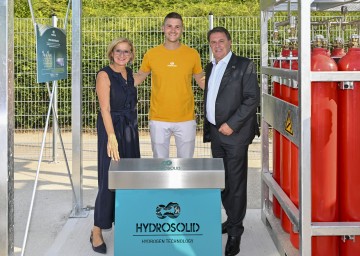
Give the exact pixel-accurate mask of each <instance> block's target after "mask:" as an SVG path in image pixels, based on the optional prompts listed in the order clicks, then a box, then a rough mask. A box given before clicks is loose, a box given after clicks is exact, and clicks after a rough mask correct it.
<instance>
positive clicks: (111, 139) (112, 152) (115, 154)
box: [107, 133, 120, 161]
mask: <svg viewBox="0 0 360 256" xmlns="http://www.w3.org/2000/svg"><path fill="white" fill-rule="evenodd" d="M107 154H108V156H109V157H111V159H112V160H115V161H119V160H120V155H119V149H118V142H117V140H116V136H115V134H114V133H111V134H109V136H108V143H107Z"/></svg>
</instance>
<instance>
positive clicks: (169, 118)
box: [140, 44, 202, 122]
mask: <svg viewBox="0 0 360 256" xmlns="http://www.w3.org/2000/svg"><path fill="white" fill-rule="evenodd" d="M140 70H141V71H143V72H151V84H152V87H151V97H150V113H149V119H150V120H156V121H164V122H183V121H189V120H194V119H195V110H194V94H193V90H192V86H191V85H192V76H193V74H199V73H201V72H202V67H201V60H200V55H199V53H198V52H197V51H196V50H195V49H192V48H190V47H188V46H186V45H183V44H182V45H181V46H180V47H179V48H177V49H175V50H168V49H166V48H165V47H164V46H163V45H159V46H157V47H154V48H152V49H150V50H148V51H147V52H146V54H145V56H144V59H143V61H142V63H141V67H140Z"/></svg>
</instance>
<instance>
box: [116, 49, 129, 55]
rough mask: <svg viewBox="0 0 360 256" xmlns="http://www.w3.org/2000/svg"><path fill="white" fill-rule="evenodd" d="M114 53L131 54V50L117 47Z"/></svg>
mask: <svg viewBox="0 0 360 256" xmlns="http://www.w3.org/2000/svg"><path fill="white" fill-rule="evenodd" d="M114 53H115V54H118V55H121V54H124V55H125V56H129V55H130V54H131V51H128V50H125V51H123V50H119V49H116V50H114Z"/></svg>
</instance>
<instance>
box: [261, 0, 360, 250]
mask: <svg viewBox="0 0 360 256" xmlns="http://www.w3.org/2000/svg"><path fill="white" fill-rule="evenodd" d="M342 6H347V7H348V9H349V11H351V9H352V8H353V7H354V6H356V8H357V9H358V10H359V9H360V1H359V0H352V1H350V0H342V1H340V0H312V1H309V0H306V1H305V0H261V1H260V8H261V86H262V106H261V109H262V125H261V126H262V221H263V222H264V224H265V225H266V226H267V228H268V231H269V233H270V235H271V237H272V238H273V240H274V242H275V245H276V246H277V248H278V251H279V252H280V254H281V255H306V256H310V255H311V248H312V246H311V245H312V241H311V240H312V239H311V238H312V237H313V236H355V235H360V222H312V221H311V210H312V209H311V101H310V100H309V99H311V82H312V81H360V72H347V71H341V72H311V66H310V65H311V63H310V56H311V43H310V42H311V38H310V37H311V33H310V31H311V21H310V20H311V12H313V11H338V10H340V8H341V7H342ZM289 10H291V11H292V12H293V13H296V14H297V19H298V24H297V25H298V34H297V37H298V43H299V57H298V62H299V69H298V71H297V70H285V69H279V68H272V67H270V66H269V59H270V57H269V54H268V52H269V43H268V42H269V40H268V39H269V35H268V30H269V29H268V23H269V20H270V19H271V18H272V17H273V15H274V14H275V13H276V12H284V11H289ZM271 76H279V77H282V78H283V79H284V78H285V79H289V80H292V81H296V82H297V83H298V84H301V86H300V87H299V106H298V107H297V106H295V105H292V104H290V103H287V102H285V101H282V100H280V99H277V98H276V97H273V96H272V95H271V94H269V88H270V85H269V83H270V81H269V77H271ZM288 110H291V111H292V112H293V113H295V115H294V118H293V124H294V125H293V130H294V136H293V137H288V135H287V134H286V132H285V131H284V128H283V127H282V126H283V120H285V118H286V113H287V111H288ZM270 126H271V127H273V128H275V129H276V130H277V131H279V132H280V133H281V134H282V135H283V136H286V137H287V138H288V139H290V141H291V142H292V143H295V144H296V145H297V146H298V148H299V188H300V191H299V197H300V199H299V208H297V207H296V206H295V205H294V204H293V203H292V202H291V200H290V198H289V197H288V196H287V195H286V194H285V192H284V191H283V190H282V188H281V187H280V186H279V185H278V183H277V182H276V181H275V180H274V179H273V177H272V174H271V171H270V168H269V160H270V159H269V155H270V153H269V127H270ZM271 194H273V195H274V196H275V197H276V198H277V199H278V201H279V203H280V205H281V207H282V209H283V210H284V211H285V212H286V214H287V215H288V216H289V218H290V220H291V222H292V223H293V225H294V226H296V227H297V228H298V230H299V235H300V248H299V251H298V250H296V249H295V248H294V247H292V245H291V244H290V241H289V239H288V238H287V237H286V234H285V232H284V231H282V228H281V225H280V222H279V220H278V219H276V218H275V216H274V215H273V214H272V212H271V209H272V203H271V201H272V200H271Z"/></svg>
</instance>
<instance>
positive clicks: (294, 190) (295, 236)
mask: <svg viewBox="0 0 360 256" xmlns="http://www.w3.org/2000/svg"><path fill="white" fill-rule="evenodd" d="M292 55H293V58H295V59H293V60H291V62H290V69H291V70H298V65H299V63H298V60H297V59H296V58H297V57H298V49H297V48H294V49H293V50H292ZM290 103H291V104H294V105H296V106H298V105H299V90H298V85H297V84H293V85H292V86H291V92H290ZM290 199H291V201H292V202H293V203H294V204H295V206H296V207H298V208H299V150H298V147H297V146H296V145H295V144H294V143H291V183H290ZM290 241H291V243H292V245H293V246H294V247H295V248H297V249H299V233H298V232H294V231H293V229H292V228H291V229H290Z"/></svg>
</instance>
